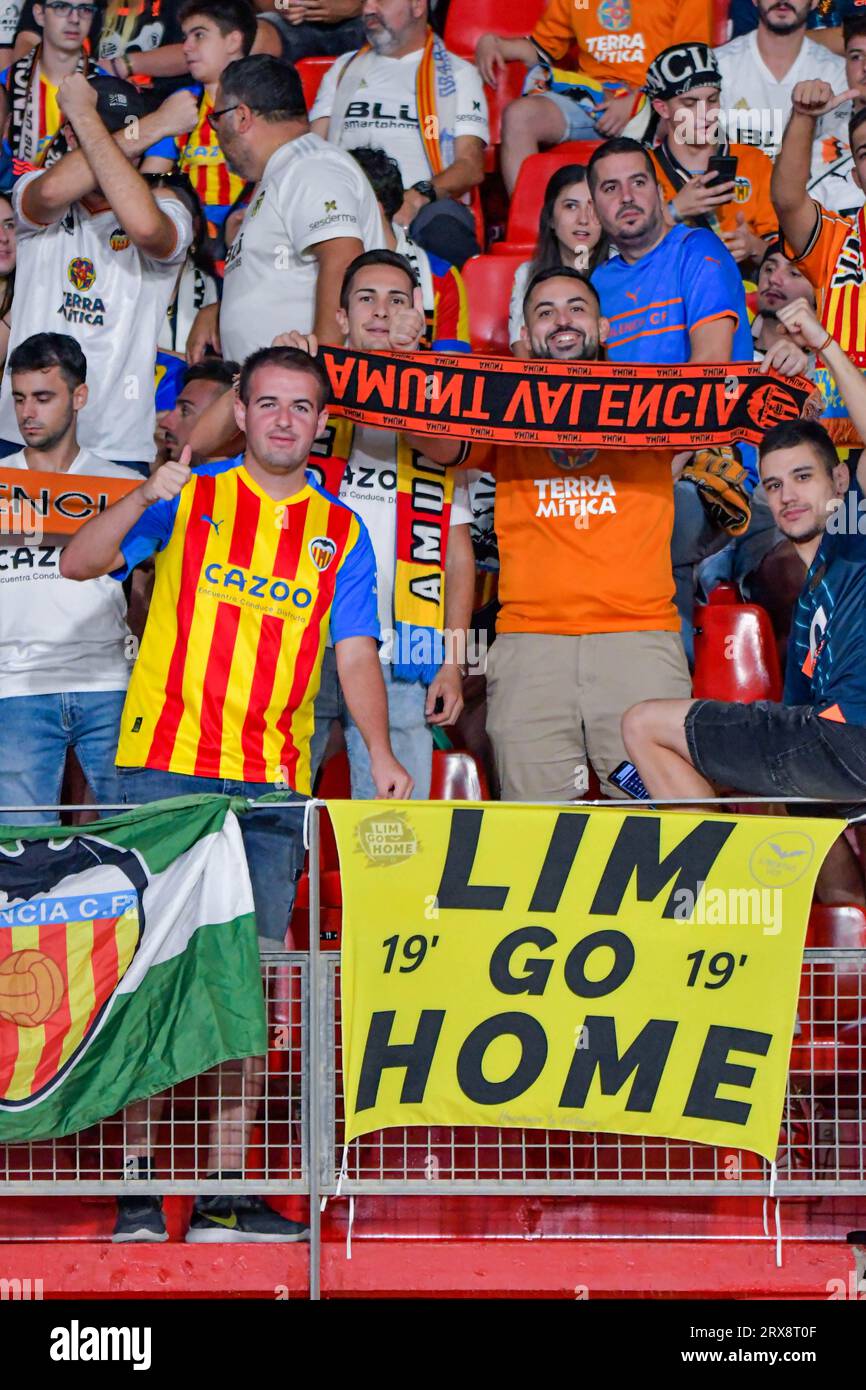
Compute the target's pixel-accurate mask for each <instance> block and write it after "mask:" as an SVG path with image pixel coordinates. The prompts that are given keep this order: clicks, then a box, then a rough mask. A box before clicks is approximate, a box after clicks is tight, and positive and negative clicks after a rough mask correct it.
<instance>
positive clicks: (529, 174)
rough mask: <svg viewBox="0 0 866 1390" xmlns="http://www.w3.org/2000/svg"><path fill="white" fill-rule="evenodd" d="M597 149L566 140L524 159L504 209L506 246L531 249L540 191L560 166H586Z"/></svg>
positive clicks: (585, 142) (535, 236)
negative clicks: (550, 148) (506, 210)
mask: <svg viewBox="0 0 866 1390" xmlns="http://www.w3.org/2000/svg"><path fill="white" fill-rule="evenodd" d="M598 145H599V141H597V140H568V141H566V142H565V144H563V145H556V146H554V148H553V149H552V150H545V151H544V153H543V154H533V155H530V157H529V159H524V161H523V164H522V165H521V167H520V173H519V174H518V176H517V183H516V184H515V185H514V192H513V193H512V195H511V203H510V204H509V207H508V222H507V224H506V227H505V240H506V242H509V243H510V242H516V243H518V244H520V245H526V244H528V245H530V246H534V245H535V243H536V242H537V240H538V222H539V218H540V217H541V208H542V205H543V203H544V190H545V189H546V188H547V185H548V182H549V180H550V177H551V175H552V174H555V173H556V171H557V169H561V168H562V166H563V164H588V163H589V160H590V156H591V155H592V152H593V150H595V149H597V148H598Z"/></svg>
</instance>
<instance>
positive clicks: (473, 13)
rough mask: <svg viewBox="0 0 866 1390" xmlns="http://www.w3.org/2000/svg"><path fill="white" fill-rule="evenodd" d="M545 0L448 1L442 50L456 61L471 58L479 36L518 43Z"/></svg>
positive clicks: (542, 7)
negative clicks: (511, 40) (504, 1)
mask: <svg viewBox="0 0 866 1390" xmlns="http://www.w3.org/2000/svg"><path fill="white" fill-rule="evenodd" d="M546 5H547V0H509V3H508V5H503V4H502V0H451V4H450V5H449V7H448V18H447V19H446V20H445V47H446V48H447V49H449V51H450V52H451V53H456V54H457V56H458V57H459V58H474V57H475V45H476V44H477V42H478V40H479V39H480V37H481V35H482V34H501V35H502V37H503V38H506V39H520V38H523V37H524V35H526V34H530V33H531V32H532V30H533V29H534V28H535V25H536V22H537V21H538V19H539V18H540V16H541V14H542V12H543V10H544V9H545V8H546Z"/></svg>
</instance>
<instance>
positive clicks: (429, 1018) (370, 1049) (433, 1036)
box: [355, 1009, 445, 1110]
mask: <svg viewBox="0 0 866 1390" xmlns="http://www.w3.org/2000/svg"><path fill="white" fill-rule="evenodd" d="M395 1016H396V1012H395V1010H394V1009H383V1010H381V1011H377V1012H376V1013H372V1014H371V1015H370V1027H369V1029H368V1031H367V1041H366V1043H365V1045H364V1057H363V1060H362V1062H361V1075H360V1079H359V1081H358V1097H357V1100H356V1102H355V1109H356V1110H370V1109H372V1107H373V1106H374V1105H375V1104H376V1098H377V1096H378V1094H379V1082H380V1081H381V1079H382V1072H383V1071H388V1070H390V1069H391V1068H394V1067H398V1068H403V1067H405V1069H406V1075H405V1077H404V1078H403V1089H402V1090H401V1092H400V1101H401V1103H402V1104H403V1105H413V1104H420V1102H421V1101H423V1099H424V1091H425V1088H426V1086H427V1078H428V1076H429V1075H430V1068H431V1066H432V1065H433V1054H434V1053H435V1051H436V1044H437V1043H438V1041H439V1034H440V1033H441V1031H442V1024H443V1023H444V1021H445V1010H444V1009H422V1010H421V1017H420V1019H419V1020H418V1029H417V1032H416V1033H415V1037H414V1038H413V1039H412V1041H411V1042H408V1043H392V1042H391V1041H390V1037H391V1029H392V1028H393V1026H394V1018H395Z"/></svg>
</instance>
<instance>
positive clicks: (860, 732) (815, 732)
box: [685, 700, 866, 815]
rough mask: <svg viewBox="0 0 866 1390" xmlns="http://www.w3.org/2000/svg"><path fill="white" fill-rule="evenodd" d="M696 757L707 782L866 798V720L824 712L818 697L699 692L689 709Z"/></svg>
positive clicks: (761, 792)
mask: <svg viewBox="0 0 866 1390" xmlns="http://www.w3.org/2000/svg"><path fill="white" fill-rule="evenodd" d="M685 730H686V742H687V743H688V747H689V753H690V755H691V759H692V762H693V764H694V766H695V767H696V769H697V770H698V772H700V774H701V775H702V776H703V777H706V779H707V781H708V782H713V783H714V784H715V785H716V786H719V787H725V788H730V789H732V790H733V791H737V792H747V793H748V792H751V793H752V795H754V796H778V797H786V796H805V797H814V798H816V799H817V800H827V799H830V800H834V801H837V802H839V803H841V804H840V806H839V808H838V809H839V814H840V815H848V814H850V812H851V811H852V810H853V809H854V808H855V807H856V808H857V809H862V804H863V803H864V802H866V728H864V727H863V726H862V725H859V724H837V723H836V722H835V721H833V720H830V719H822V718H821V716H820V715H819V714H818V712H817V710H816V709H815V708H814V706H812V705H780V704H774V703H772V702H771V701H769V700H756V701H754V702H753V703H752V704H728V703H726V702H725V701H722V700H696V701H695V702H694V704H693V705H692V706H691V708H690V710H689V712H688V714H687V715H686V722H685Z"/></svg>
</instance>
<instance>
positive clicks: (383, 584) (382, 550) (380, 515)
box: [340, 425, 472, 663]
mask: <svg viewBox="0 0 866 1390" xmlns="http://www.w3.org/2000/svg"><path fill="white" fill-rule="evenodd" d="M340 501H341V502H345V503H346V504H347V505H348V506H350V507H351V508H352V511H353V512H356V513H357V515H358V516H359V517H360V518H361V520H362V521H363V523H364V525H365V526H366V528H367V530H368V532H369V534H370V540H371V541H372V543H373V553H374V554H375V556H376V585H377V589H378V595H379V625H380V627H381V628H382V636H383V639H384V640H383V642H382V646H381V647H380V649H379V656H380V657H381V659H382V661H383V662H386V663H387V662H388V661H389V660H390V656H391V643H390V642H389V641H388V640H387V634H388V633H389V632H391V631H392V630H393V626H394V608H393V604H394V569H395V565H396V555H397V438H396V435H395V433H394V431H393V430H380V429H373V428H368V427H366V426H364V425H358V426H356V428H355V432H354V436H353V439H352V452H351V454H350V456H349V462H348V463H347V465H346V470H345V472H344V474H343V481H342V482H341V484H340ZM471 521H472V512H471V510H470V507H469V494H468V492H467V490H466V484H465V482H464V481H462V480H461V479H459V478H455V481H454V495H453V497H452V500H451V520H450V525H451V526H468V525H469V524H470V522H471Z"/></svg>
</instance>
